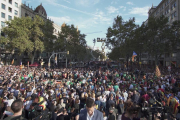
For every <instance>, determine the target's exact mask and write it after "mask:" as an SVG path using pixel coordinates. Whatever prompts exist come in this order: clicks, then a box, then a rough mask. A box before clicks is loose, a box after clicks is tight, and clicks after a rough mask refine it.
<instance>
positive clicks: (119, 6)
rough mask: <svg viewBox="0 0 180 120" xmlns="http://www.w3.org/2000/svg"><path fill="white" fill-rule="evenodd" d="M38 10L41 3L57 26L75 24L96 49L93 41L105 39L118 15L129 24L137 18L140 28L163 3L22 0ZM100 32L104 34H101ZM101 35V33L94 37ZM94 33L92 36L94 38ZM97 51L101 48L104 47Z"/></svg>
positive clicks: (148, 0)
mask: <svg viewBox="0 0 180 120" xmlns="http://www.w3.org/2000/svg"><path fill="white" fill-rule="evenodd" d="M25 1H26V4H29V6H32V8H36V7H37V6H38V5H40V4H41V3H42V5H43V6H44V8H45V10H46V12H47V15H48V17H49V18H51V19H52V20H53V21H54V22H55V23H56V24H58V25H60V26H61V25H62V24H63V23H64V22H65V23H67V24H69V25H70V24H74V25H75V26H78V29H79V30H80V31H81V33H84V34H86V35H87V36H86V41H87V44H88V45H89V46H93V39H94V38H97V37H100V38H105V37H106V33H107V29H108V27H110V26H112V24H113V20H114V18H115V17H116V16H117V15H119V16H122V17H123V19H124V20H125V21H126V20H128V19H129V18H132V17H135V19H136V24H139V25H141V24H142V22H143V21H145V20H146V19H147V17H148V14H147V12H148V9H149V8H150V7H151V6H152V4H153V5H154V6H157V5H158V4H159V3H160V2H161V0H22V3H24V2H25ZM100 31H101V32H100ZM95 32H98V33H95ZM92 33H93V34H92ZM95 47H99V48H101V43H96V45H95Z"/></svg>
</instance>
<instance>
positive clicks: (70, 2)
mask: <svg viewBox="0 0 180 120" xmlns="http://www.w3.org/2000/svg"><path fill="white" fill-rule="evenodd" d="M63 1H65V2H67V3H71V2H69V1H67V0H63Z"/></svg>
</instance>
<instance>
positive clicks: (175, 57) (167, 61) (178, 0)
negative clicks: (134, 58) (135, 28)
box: [142, 0, 180, 67]
mask: <svg viewBox="0 0 180 120" xmlns="http://www.w3.org/2000/svg"><path fill="white" fill-rule="evenodd" d="M162 15H164V16H165V17H168V21H169V22H168V24H170V25H171V24H172V23H173V22H174V21H176V20H180V0H162V1H161V2H160V3H159V4H158V5H157V6H153V5H152V7H151V8H150V9H149V11H148V16H149V17H150V16H154V17H160V16H162ZM147 23H148V19H147V20H146V21H145V22H144V23H143V24H145V25H146V24H147ZM174 47H175V46H174ZM177 49H178V48H177ZM143 56H144V57H143ZM147 56H148V55H147V53H142V60H144V61H147V62H151V63H152V62H153V61H154V58H152V57H151V58H147ZM179 56H180V53H179V52H178V50H177V51H174V52H173V53H164V54H163V55H162V56H161V58H160V59H159V62H160V64H162V65H163V66H169V65H173V66H175V67H178V66H179V65H180V57H179Z"/></svg>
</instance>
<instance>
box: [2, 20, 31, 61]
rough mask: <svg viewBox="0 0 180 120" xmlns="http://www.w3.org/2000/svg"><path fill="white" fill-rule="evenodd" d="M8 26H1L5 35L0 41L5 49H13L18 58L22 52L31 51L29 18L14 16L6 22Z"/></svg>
mask: <svg viewBox="0 0 180 120" xmlns="http://www.w3.org/2000/svg"><path fill="white" fill-rule="evenodd" d="M6 24H7V26H8V27H5V28H3V32H4V33H5V35H6V36H5V37H1V43H2V44H4V45H5V48H6V50H7V51H10V52H11V51H15V52H16V53H17V54H18V56H19V57H18V58H19V59H20V56H21V54H22V53H23V52H25V51H26V50H27V51H32V47H31V45H32V42H31V41H30V39H29V38H30V33H31V32H30V28H31V26H32V20H31V18H29V17H28V18H16V17H15V18H14V20H11V21H7V22H6Z"/></svg>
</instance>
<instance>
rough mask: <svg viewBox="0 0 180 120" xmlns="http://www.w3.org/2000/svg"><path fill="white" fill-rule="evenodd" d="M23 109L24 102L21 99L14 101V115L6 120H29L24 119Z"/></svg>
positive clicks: (12, 108)
mask: <svg viewBox="0 0 180 120" xmlns="http://www.w3.org/2000/svg"><path fill="white" fill-rule="evenodd" d="M23 107H24V106H23V102H22V101H21V100H20V99H17V100H15V101H13V103H12V104H11V110H12V111H13V115H12V116H9V117H7V118H5V119H4V120H27V119H25V118H23V117H22V111H23Z"/></svg>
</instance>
